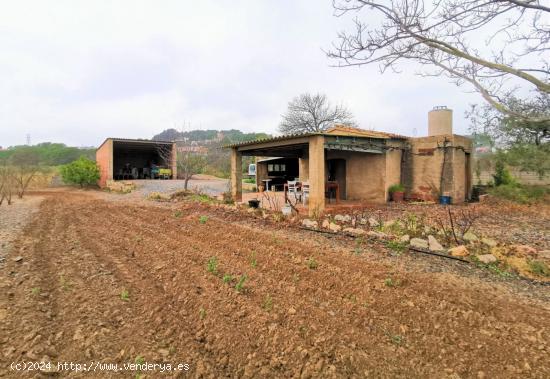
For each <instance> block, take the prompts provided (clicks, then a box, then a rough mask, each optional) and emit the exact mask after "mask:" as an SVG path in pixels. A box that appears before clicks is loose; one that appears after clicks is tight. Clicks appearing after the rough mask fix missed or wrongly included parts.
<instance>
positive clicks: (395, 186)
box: [388, 184, 405, 193]
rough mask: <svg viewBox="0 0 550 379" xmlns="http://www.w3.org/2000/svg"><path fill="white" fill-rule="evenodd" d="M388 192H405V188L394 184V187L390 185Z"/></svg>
mask: <svg viewBox="0 0 550 379" xmlns="http://www.w3.org/2000/svg"><path fill="white" fill-rule="evenodd" d="M388 192H389V193H394V192H405V187H404V186H403V184H394V185H391V186H390V188H388Z"/></svg>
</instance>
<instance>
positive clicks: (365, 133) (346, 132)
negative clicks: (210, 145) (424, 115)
mask: <svg viewBox="0 0 550 379" xmlns="http://www.w3.org/2000/svg"><path fill="white" fill-rule="evenodd" d="M314 135H323V136H342V137H360V138H378V139H390V138H398V139H405V138H408V137H405V136H402V135H399V134H393V133H386V132H378V131H375V130H365V129H360V128H354V127H351V126H345V125H335V126H333V127H332V128H330V129H327V130H326V131H324V132H311V133H297V134H289V135H283V136H277V137H271V138H262V139H257V140H253V141H245V142H237V143H233V144H229V145H225V146H224V147H238V146H246V145H254V144H256V143H264V142H272V141H284V140H288V139H294V138H300V137H309V136H314Z"/></svg>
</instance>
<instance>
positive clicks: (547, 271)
mask: <svg viewBox="0 0 550 379" xmlns="http://www.w3.org/2000/svg"><path fill="white" fill-rule="evenodd" d="M529 269H530V270H531V272H532V273H533V274H537V275H540V276H550V268H548V265H546V264H545V263H544V262H541V261H534V260H533V261H529Z"/></svg>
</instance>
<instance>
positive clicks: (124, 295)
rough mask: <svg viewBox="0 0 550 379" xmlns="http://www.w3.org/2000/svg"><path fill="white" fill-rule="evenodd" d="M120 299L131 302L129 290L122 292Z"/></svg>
mask: <svg viewBox="0 0 550 379" xmlns="http://www.w3.org/2000/svg"><path fill="white" fill-rule="evenodd" d="M120 298H121V299H122V300H124V301H129V300H130V293H129V292H128V290H122V292H121V293H120Z"/></svg>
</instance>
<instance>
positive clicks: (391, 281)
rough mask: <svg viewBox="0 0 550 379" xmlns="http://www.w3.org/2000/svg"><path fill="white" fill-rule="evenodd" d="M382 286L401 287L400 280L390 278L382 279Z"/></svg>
mask: <svg viewBox="0 0 550 379" xmlns="http://www.w3.org/2000/svg"><path fill="white" fill-rule="evenodd" d="M384 285H385V286H386V287H399V286H400V285H401V280H399V279H395V280H394V279H393V278H391V277H389V278H386V279H384Z"/></svg>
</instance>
